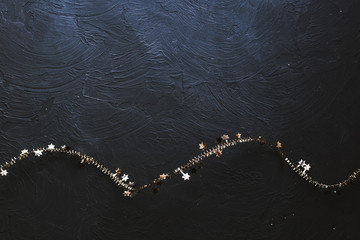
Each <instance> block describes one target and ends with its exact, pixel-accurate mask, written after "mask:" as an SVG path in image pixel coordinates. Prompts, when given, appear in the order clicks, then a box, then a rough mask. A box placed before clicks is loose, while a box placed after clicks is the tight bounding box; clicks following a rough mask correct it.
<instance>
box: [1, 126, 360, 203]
mask: <svg viewBox="0 0 360 240" xmlns="http://www.w3.org/2000/svg"><path fill="white" fill-rule="evenodd" d="M217 141H218V144H217V145H216V146H214V147H213V148H211V149H207V150H205V144H204V143H203V142H201V143H200V144H199V146H200V149H201V150H202V152H201V154H199V155H198V156H195V157H193V158H192V159H191V160H189V161H188V162H187V163H186V164H184V165H182V166H180V167H178V168H176V169H175V170H174V171H173V172H170V173H167V174H165V173H163V174H161V175H159V177H157V178H155V179H154V180H153V181H151V182H150V183H148V184H145V185H142V186H139V187H135V183H134V182H129V183H127V180H128V179H129V176H128V175H127V174H123V175H122V176H121V177H120V174H121V173H122V171H121V169H120V168H117V169H116V171H115V173H113V172H111V171H110V169H108V168H106V167H105V166H103V165H102V164H101V163H99V162H97V161H96V160H95V159H94V158H92V157H90V156H87V155H86V154H83V153H80V152H76V151H74V150H70V148H68V147H66V146H65V145H63V146H61V147H60V148H56V147H55V145H53V144H50V145H48V146H47V148H39V149H36V150H32V151H29V150H27V149H24V150H22V151H21V153H20V155H19V156H17V157H13V158H11V160H10V161H7V162H5V163H3V164H2V165H0V175H1V177H6V176H7V175H8V169H9V168H10V167H11V166H12V165H14V164H15V163H17V161H18V160H22V159H26V158H27V157H29V156H37V157H41V156H42V155H44V154H46V152H62V153H66V154H68V155H76V156H79V158H80V162H81V163H84V162H86V163H88V164H91V165H94V166H95V167H96V168H97V169H99V171H101V172H102V173H103V174H104V175H106V176H108V177H110V179H111V180H112V181H113V182H114V183H115V184H116V185H118V186H119V187H121V188H123V189H124V192H123V195H124V196H126V197H134V196H135V194H136V193H137V192H139V191H141V190H143V189H145V188H151V187H152V188H153V189H156V191H158V189H157V188H154V187H153V185H154V184H159V183H161V182H162V181H165V180H167V179H168V178H169V177H170V176H175V175H178V174H179V173H181V174H182V178H183V179H184V180H190V174H189V173H185V172H184V171H185V170H186V169H191V172H192V173H194V172H195V171H196V169H195V167H196V166H198V167H199V168H201V167H203V166H204V163H203V162H202V161H203V160H204V159H205V158H207V157H210V156H211V155H215V156H216V157H220V156H221V155H222V152H223V150H224V149H226V148H228V147H231V146H235V145H236V144H238V143H249V142H258V143H260V144H262V145H264V144H266V145H268V146H274V145H273V144H271V143H269V142H267V141H266V140H265V139H263V138H262V137H261V136H259V137H257V138H251V137H247V138H241V134H240V133H237V134H236V139H233V140H231V139H229V137H228V135H222V137H220V138H218V139H217ZM276 149H277V150H278V151H279V153H280V156H281V158H282V159H283V160H284V161H285V162H286V163H287V164H288V165H289V167H290V168H291V169H292V170H293V171H294V172H295V173H297V174H298V175H299V176H300V177H301V178H303V179H304V180H305V181H307V182H308V183H310V184H312V185H313V186H314V187H318V188H321V189H325V190H329V189H334V190H335V191H336V190H337V189H339V188H342V187H345V186H347V185H348V184H349V183H350V182H352V181H354V180H355V179H356V178H357V176H358V175H359V174H360V169H357V170H356V171H355V172H353V173H352V174H351V175H350V176H349V177H348V178H347V179H345V180H344V181H342V182H339V183H336V184H325V183H320V182H318V181H315V180H313V179H312V177H311V176H310V175H308V172H309V171H310V168H311V166H310V164H307V163H306V162H305V161H304V160H302V159H301V160H300V161H299V162H298V164H297V165H296V164H295V163H294V161H293V160H292V159H291V158H290V157H289V156H287V155H286V154H285V152H284V151H283V147H282V144H281V142H279V141H278V142H277V143H276ZM183 170H184V171H183ZM335 191H334V192H335Z"/></svg>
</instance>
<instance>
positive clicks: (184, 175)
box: [182, 173, 190, 181]
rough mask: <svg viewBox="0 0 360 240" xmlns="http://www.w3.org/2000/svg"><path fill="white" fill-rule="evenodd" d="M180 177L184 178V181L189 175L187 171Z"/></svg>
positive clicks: (188, 178)
mask: <svg viewBox="0 0 360 240" xmlns="http://www.w3.org/2000/svg"><path fill="white" fill-rule="evenodd" d="M182 178H183V179H184V181H186V180H190V175H189V174H188V173H184V174H183V176H182Z"/></svg>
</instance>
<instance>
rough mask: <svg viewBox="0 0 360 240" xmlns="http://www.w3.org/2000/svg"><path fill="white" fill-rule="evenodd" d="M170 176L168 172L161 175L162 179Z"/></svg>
mask: <svg viewBox="0 0 360 240" xmlns="http://www.w3.org/2000/svg"><path fill="white" fill-rule="evenodd" d="M168 176H169V175H168V174H165V173H163V174H161V175H160V179H161V180H165V179H166V178H167V177H168Z"/></svg>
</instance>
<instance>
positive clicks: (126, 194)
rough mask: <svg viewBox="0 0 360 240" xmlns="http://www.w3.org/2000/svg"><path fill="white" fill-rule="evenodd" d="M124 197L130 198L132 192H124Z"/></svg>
mask: <svg viewBox="0 0 360 240" xmlns="http://www.w3.org/2000/svg"><path fill="white" fill-rule="evenodd" d="M123 194H124V196H125V197H129V196H130V194H131V192H130V191H128V190H126V191H124V193H123Z"/></svg>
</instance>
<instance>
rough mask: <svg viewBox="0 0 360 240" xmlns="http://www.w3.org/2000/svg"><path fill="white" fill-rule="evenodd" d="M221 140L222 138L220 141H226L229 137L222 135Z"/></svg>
mask: <svg viewBox="0 0 360 240" xmlns="http://www.w3.org/2000/svg"><path fill="white" fill-rule="evenodd" d="M221 138H222V140H228V139H229V135H225V134H224V135H222V136H221Z"/></svg>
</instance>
